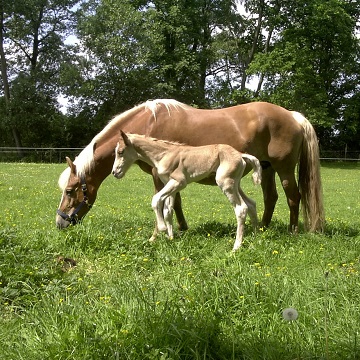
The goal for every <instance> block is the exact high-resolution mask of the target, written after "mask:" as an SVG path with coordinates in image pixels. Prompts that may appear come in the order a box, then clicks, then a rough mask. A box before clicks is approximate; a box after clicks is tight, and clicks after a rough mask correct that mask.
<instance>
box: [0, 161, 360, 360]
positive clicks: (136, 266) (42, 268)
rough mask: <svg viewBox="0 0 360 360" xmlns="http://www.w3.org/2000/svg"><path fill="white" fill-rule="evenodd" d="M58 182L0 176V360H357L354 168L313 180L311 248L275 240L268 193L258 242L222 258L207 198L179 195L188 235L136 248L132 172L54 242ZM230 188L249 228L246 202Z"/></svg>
mask: <svg viewBox="0 0 360 360" xmlns="http://www.w3.org/2000/svg"><path fill="white" fill-rule="evenodd" d="M63 168H64V165H39V164H37V165H35V164H1V169H0V199H1V208H0V310H1V320H0V342H1V351H0V359H27V360H31V359H277V360H278V359H357V358H359V356H360V348H359V342H360V340H359V336H360V334H359V323H360V315H359V314H360V311H359V310H360V308H359V307H360V305H359V304H360V294H359V290H358V287H359V280H360V275H359V270H360V235H359V233H360V220H359V219H360V216H359V215H360V190H359V174H360V172H359V166H358V165H355V164H352V165H347V164H338V163H337V164H334V163H331V164H324V166H323V167H322V175H323V182H324V184H323V186H324V197H325V208H326V220H327V226H326V230H325V233H324V234H305V233H302V232H301V233H300V234H298V235H290V234H288V233H287V224H288V217H289V214H288V209H287V206H286V201H285V198H284V196H283V194H282V190H281V189H280V188H279V195H280V198H279V203H278V206H277V208H276V211H275V214H274V219H273V223H272V226H271V228H269V229H268V230H266V231H264V230H263V229H260V230H259V231H258V232H257V233H256V234H255V235H254V234H253V233H252V229H251V226H250V224H249V223H248V225H247V227H246V233H245V238H244V246H243V248H241V249H240V250H239V252H238V253H236V254H235V255H234V254H232V253H231V249H232V246H233V242H234V238H235V230H236V224H235V217H234V214H233V210H232V209H231V206H230V204H229V203H228V201H227V200H226V198H225V196H224V195H223V194H222V193H221V191H220V190H219V189H218V188H217V187H205V186H200V185H190V186H188V187H187V188H186V189H185V191H184V192H183V205H184V211H185V215H186V217H187V221H188V224H189V227H190V229H189V230H188V231H187V232H185V233H183V234H179V233H178V232H176V236H175V239H174V240H171V241H170V240H168V239H166V238H165V237H160V238H159V239H158V240H157V241H156V242H155V243H154V244H150V243H149V242H148V238H149V237H150V236H151V233H152V230H153V226H154V214H153V211H152V209H151V206H150V201H151V197H152V194H153V188H152V181H151V178H150V177H149V176H146V175H144V174H143V173H141V172H140V171H139V170H138V169H137V168H136V167H134V168H133V169H131V171H130V172H129V173H128V175H127V176H126V177H125V178H124V179H123V180H121V181H118V180H115V179H114V178H112V177H109V178H108V179H106V180H105V182H104V184H103V185H102V187H101V188H100V191H99V194H98V200H97V201H96V203H95V206H94V208H93V209H92V210H91V212H90V213H89V215H88V216H87V217H86V218H85V220H84V222H83V224H80V225H77V226H75V227H71V228H69V229H66V230H64V231H59V230H57V229H56V227H55V211H56V208H57V206H58V203H59V201H60V193H59V190H58V189H57V185H56V183H57V178H58V176H59V174H60V172H61V171H62V169H63ZM243 187H244V189H245V191H246V192H247V193H248V194H249V195H250V196H251V197H253V198H254V199H256V201H257V203H258V211H259V215H260V214H261V212H262V210H263V205H262V202H261V196H262V195H261V190H260V188H256V187H254V186H253V185H252V183H251V181H250V178H246V179H244V180H243ZM59 255H62V256H64V257H69V258H72V259H75V260H76V263H77V265H76V266H75V267H72V268H66V267H64V263H63V262H61V261H58V256H59ZM289 307H291V308H294V309H296V310H297V312H298V315H299V316H298V318H297V319H296V320H294V321H291V322H288V321H285V320H284V319H283V317H282V311H283V310H284V309H285V308H289Z"/></svg>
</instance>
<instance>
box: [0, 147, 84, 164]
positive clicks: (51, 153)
mask: <svg viewBox="0 0 360 360" xmlns="http://www.w3.org/2000/svg"><path fill="white" fill-rule="evenodd" d="M82 149H83V148H27V147H23V148H14V147H0V162H18V161H19V162H41V163H62V162H64V161H65V156H68V157H70V158H71V159H74V158H75V156H77V155H78V154H79V153H80V152H81V150H82Z"/></svg>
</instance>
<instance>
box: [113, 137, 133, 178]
mask: <svg viewBox="0 0 360 360" xmlns="http://www.w3.org/2000/svg"><path fill="white" fill-rule="evenodd" d="M137 159H138V156H137V153H136V150H135V149H134V147H133V145H132V143H131V141H130V139H129V138H128V136H127V135H126V134H125V133H124V132H123V131H122V130H120V138H119V141H118V143H117V145H116V148H115V161H114V165H113V169H112V173H113V175H114V176H115V177H116V178H118V179H121V178H122V177H124V176H125V174H126V172H127V171H128V170H129V168H130V166H131V165H132V164H133V163H134V162H135V161H136V160H137Z"/></svg>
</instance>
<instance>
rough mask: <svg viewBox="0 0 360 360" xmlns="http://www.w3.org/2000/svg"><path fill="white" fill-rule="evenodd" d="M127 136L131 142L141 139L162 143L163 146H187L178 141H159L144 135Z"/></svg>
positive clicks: (129, 134) (130, 134) (128, 134)
mask: <svg viewBox="0 0 360 360" xmlns="http://www.w3.org/2000/svg"><path fill="white" fill-rule="evenodd" d="M126 135H127V136H128V138H129V139H130V141H131V139H132V138H141V139H146V140H150V141H155V142H157V143H162V144H169V145H177V146H184V145H187V144H184V143H180V142H177V141H169V140H163V139H157V138H153V137H151V136H146V135H142V134H132V133H127V134H126Z"/></svg>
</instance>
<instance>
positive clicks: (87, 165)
mask: <svg viewBox="0 0 360 360" xmlns="http://www.w3.org/2000/svg"><path fill="white" fill-rule="evenodd" d="M161 106H165V108H166V109H167V111H168V113H169V116H170V111H171V110H176V109H178V108H182V109H185V108H188V107H189V106H188V105H185V104H183V103H181V102H179V101H176V100H172V99H157V100H148V101H146V102H144V103H142V104H139V105H137V106H135V107H134V108H132V109H130V110H127V111H125V112H123V113H121V114H119V115H116V116H115V117H113V118H112V119H111V120H110V121H109V123H108V124H107V125H106V126H105V127H104V129H103V130H101V131H100V132H99V133H98V134H97V135H96V136H95V137H94V138H93V139H92V140H91V142H90V144H88V145H87V146H86V147H85V148H84V149H83V150H82V151H81V153H80V154H79V156H77V157H76V159H75V161H74V164H75V165H76V172H77V176H79V177H81V176H85V174H86V173H88V172H90V171H91V169H92V168H93V166H94V144H95V143H97V142H100V141H101V140H102V139H103V138H105V137H106V136H107V134H109V133H112V131H113V129H114V128H118V127H119V123H121V122H122V121H123V120H124V119H126V118H128V117H129V116H132V115H133V114H136V113H137V112H139V111H141V110H143V109H145V110H149V111H151V113H152V114H153V116H154V118H155V120H156V116H157V113H158V111H159V109H160V107H161ZM189 108H191V107H189ZM69 176H70V168H66V169H65V170H64V171H63V173H62V174H61V175H60V178H59V181H58V184H59V187H60V189H61V190H62V191H63V190H64V188H65V187H66V185H67V183H68V180H69Z"/></svg>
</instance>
